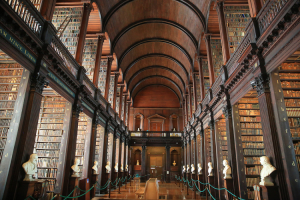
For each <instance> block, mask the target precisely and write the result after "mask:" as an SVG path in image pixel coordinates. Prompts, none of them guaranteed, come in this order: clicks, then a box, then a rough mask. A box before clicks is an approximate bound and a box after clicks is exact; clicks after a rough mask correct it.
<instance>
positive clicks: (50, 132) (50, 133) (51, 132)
mask: <svg viewBox="0 0 300 200" xmlns="http://www.w3.org/2000/svg"><path fill="white" fill-rule="evenodd" d="M38 134H39V135H41V136H43V135H48V136H62V134H63V130H51V129H50V130H38Z"/></svg>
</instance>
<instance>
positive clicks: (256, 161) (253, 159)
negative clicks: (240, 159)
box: [244, 157, 261, 164]
mask: <svg viewBox="0 0 300 200" xmlns="http://www.w3.org/2000/svg"><path fill="white" fill-rule="evenodd" d="M244 163H245V164H261V163H260V158H259V157H250V158H249V157H244Z"/></svg>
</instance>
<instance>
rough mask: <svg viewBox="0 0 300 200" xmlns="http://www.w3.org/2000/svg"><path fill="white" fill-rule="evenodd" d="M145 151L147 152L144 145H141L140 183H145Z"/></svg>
mask: <svg viewBox="0 0 300 200" xmlns="http://www.w3.org/2000/svg"><path fill="white" fill-rule="evenodd" d="M146 151H147V146H146V145H144V144H143V145H142V178H141V181H142V182H145V181H146V180H147V178H146V175H147V172H146V167H147V165H146V161H147V157H146Z"/></svg>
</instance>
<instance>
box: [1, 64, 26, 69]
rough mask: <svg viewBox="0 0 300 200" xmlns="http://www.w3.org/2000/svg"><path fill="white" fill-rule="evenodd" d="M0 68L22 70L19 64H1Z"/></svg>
mask: <svg viewBox="0 0 300 200" xmlns="http://www.w3.org/2000/svg"><path fill="white" fill-rule="evenodd" d="M0 68H7V69H11V68H23V66H22V65H20V64H19V63H1V64H0Z"/></svg>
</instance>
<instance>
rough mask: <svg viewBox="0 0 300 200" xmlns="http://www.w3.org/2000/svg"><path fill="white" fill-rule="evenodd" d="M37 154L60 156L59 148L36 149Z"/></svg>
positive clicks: (41, 155)
mask: <svg viewBox="0 0 300 200" xmlns="http://www.w3.org/2000/svg"><path fill="white" fill-rule="evenodd" d="M36 154H37V155H38V156H40V157H59V151H57V150H51V149H49V150H36Z"/></svg>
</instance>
